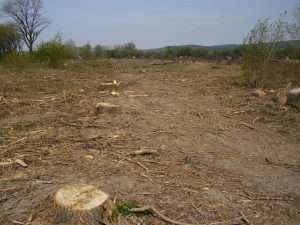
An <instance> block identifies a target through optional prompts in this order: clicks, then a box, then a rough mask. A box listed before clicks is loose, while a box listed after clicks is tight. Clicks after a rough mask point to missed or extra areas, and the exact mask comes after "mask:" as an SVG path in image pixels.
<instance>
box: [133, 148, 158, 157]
mask: <svg viewBox="0 0 300 225" xmlns="http://www.w3.org/2000/svg"><path fill="white" fill-rule="evenodd" d="M153 154H155V155H158V151H157V150H151V149H149V150H148V149H142V150H138V151H134V152H131V153H128V155H129V156H137V155H153Z"/></svg>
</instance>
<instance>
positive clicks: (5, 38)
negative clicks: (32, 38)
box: [0, 23, 22, 57]
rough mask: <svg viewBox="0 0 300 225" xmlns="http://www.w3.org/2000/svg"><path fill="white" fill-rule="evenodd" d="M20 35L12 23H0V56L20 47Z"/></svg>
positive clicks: (16, 50) (15, 50)
mask: <svg viewBox="0 0 300 225" xmlns="http://www.w3.org/2000/svg"><path fill="white" fill-rule="evenodd" d="M21 46H22V43H21V35H20V33H19V32H18V29H17V28H16V26H15V25H14V24H11V23H8V24H0V57H2V56H5V55H7V54H9V53H11V52H18V51H19V50H20V49H21Z"/></svg>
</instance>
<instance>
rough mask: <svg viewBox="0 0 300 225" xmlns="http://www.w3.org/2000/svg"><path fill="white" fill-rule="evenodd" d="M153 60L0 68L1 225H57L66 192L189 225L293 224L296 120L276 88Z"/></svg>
mask: <svg viewBox="0 0 300 225" xmlns="http://www.w3.org/2000/svg"><path fill="white" fill-rule="evenodd" d="M152 62H153V61H150V60H149V61H148V60H115V61H114V60H113V61H109V60H107V61H90V62H84V61H82V62H79V61H78V62H77V61H76V62H70V63H68V65H66V66H65V69H64V70H47V69H42V68H41V69H39V68H25V69H21V70H20V71H23V72H20V71H19V72H18V71H16V70H13V71H11V70H7V69H4V68H1V69H0V70H1V72H0V82H1V85H0V88H1V89H0V91H1V92H0V96H2V97H1V100H0V157H1V161H0V209H1V210H0V224H1V225H11V224H32V225H39V224H41V225H50V224H54V221H53V219H52V218H53V215H52V211H51V210H50V209H51V206H52V204H53V195H54V193H55V191H57V190H58V189H59V188H61V187H63V186H64V185H67V184H73V183H86V184H91V185H94V186H96V187H97V188H100V189H102V190H104V191H105V192H107V193H109V194H110V195H111V196H112V198H113V199H114V198H115V199H116V200H117V202H118V204H121V202H123V203H132V202H133V203H135V204H136V205H138V206H145V205H153V206H155V207H156V208H157V209H158V210H159V211H160V212H161V213H163V214H164V215H167V216H168V217H170V218H172V219H176V220H178V221H185V222H187V223H191V224H241V225H243V224H245V225H250V224H254V225H260V224H261V225H275V224H276V225H280V224H282V225H296V224H299V221H300V188H299V187H300V174H299V173H300V154H299V153H300V117H299V112H297V111H296V109H293V108H286V109H282V108H281V107H280V103H279V102H276V95H277V94H278V91H281V90H277V89H276V90H275V93H269V94H268V95H267V96H265V97H261V98H259V97H255V96H253V95H252V94H251V92H252V90H251V89H249V88H245V87H244V86H243V85H242V84H241V82H242V81H241V71H240V66H239V65H215V64H214V63H208V62H193V63H192V62H186V63H184V64H176V63H175V64H166V65H160V63H154V65H153V63H152ZM114 81H116V82H115V84H116V83H117V85H113V84H112V85H111V86H110V85H107V86H103V85H101V83H103V82H111V83H114ZM112 92H113V93H112ZM101 102H105V103H111V104H113V105H114V106H119V108H118V109H117V110H113V111H110V110H108V111H105V112H104V113H102V112H99V110H98V109H97V108H96V105H97V104H98V103H101ZM140 150H145V151H149V153H150V154H141V152H136V151H140ZM241 213H242V215H243V216H241ZM119 220H120V224H122V225H125V224H149V225H150V224H157V225H159V224H165V223H164V222H163V221H162V220H161V219H159V218H157V217H155V216H151V215H145V216H139V217H137V216H134V215H131V216H127V217H120V218H119ZM27 222H28V223H27Z"/></svg>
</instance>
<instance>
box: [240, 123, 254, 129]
mask: <svg viewBox="0 0 300 225" xmlns="http://www.w3.org/2000/svg"><path fill="white" fill-rule="evenodd" d="M240 124H241V125H243V126H245V127H247V128H249V129H251V130H255V127H254V126H252V125H250V124H248V123H245V122H242V123H240Z"/></svg>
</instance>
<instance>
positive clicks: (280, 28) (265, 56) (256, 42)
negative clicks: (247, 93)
mask: <svg viewBox="0 0 300 225" xmlns="http://www.w3.org/2000/svg"><path fill="white" fill-rule="evenodd" d="M284 38H285V24H284V22H283V21H282V20H278V21H275V22H270V21H269V19H265V20H259V21H258V23H257V24H256V26H255V27H254V28H253V29H252V30H251V31H250V33H249V35H248V37H247V38H246V39H245V42H244V45H243V47H242V54H243V58H244V64H243V71H244V75H245V77H246V79H247V82H248V83H249V84H250V85H251V86H261V85H263V84H264V81H265V79H266V76H267V73H268V67H269V66H270V62H272V61H273V60H274V59H275V49H276V44H277V43H278V42H279V41H282V40H284Z"/></svg>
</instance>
